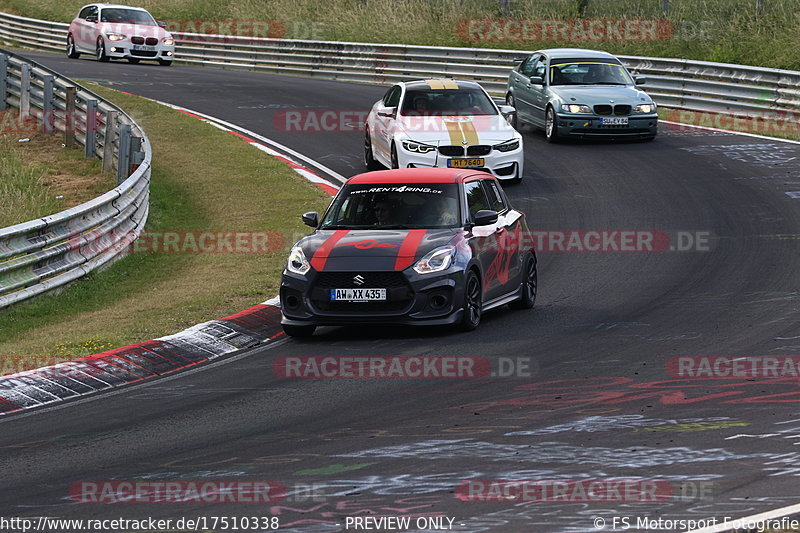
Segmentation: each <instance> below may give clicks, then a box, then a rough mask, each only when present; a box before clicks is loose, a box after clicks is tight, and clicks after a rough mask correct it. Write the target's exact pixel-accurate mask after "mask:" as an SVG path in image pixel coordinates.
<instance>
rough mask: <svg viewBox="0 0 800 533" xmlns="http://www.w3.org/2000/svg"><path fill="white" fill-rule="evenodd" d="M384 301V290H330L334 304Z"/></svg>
mask: <svg viewBox="0 0 800 533" xmlns="http://www.w3.org/2000/svg"><path fill="white" fill-rule="evenodd" d="M384 300H386V289H331V301H334V302H376V301H384Z"/></svg>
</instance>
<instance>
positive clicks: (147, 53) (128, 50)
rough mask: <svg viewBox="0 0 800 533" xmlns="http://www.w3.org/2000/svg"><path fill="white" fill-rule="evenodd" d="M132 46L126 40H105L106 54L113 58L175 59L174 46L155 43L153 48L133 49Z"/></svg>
mask: <svg viewBox="0 0 800 533" xmlns="http://www.w3.org/2000/svg"><path fill="white" fill-rule="evenodd" d="M134 46H137V45H133V44H131V42H130V41H128V40H122V41H116V42H107V43H106V55H107V56H108V57H111V58H114V59H128V58H133V59H151V60H157V59H160V60H162V61H172V60H173V59H175V46H174V45H173V46H167V45H163V44H161V45H156V46H153V47H151V48H153V50H134V48H133V47H134Z"/></svg>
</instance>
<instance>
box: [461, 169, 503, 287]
mask: <svg viewBox="0 0 800 533" xmlns="http://www.w3.org/2000/svg"><path fill="white" fill-rule="evenodd" d="M464 195H465V198H466V204H467V215H468V217H469V221H470V222H471V223H472V222H474V220H475V215H476V213H477V212H478V211H480V210H482V209H490V203H489V199H488V198H487V196H486V189H485V188H484V186H483V183H482V180H481V179H480V177H475V178H472V179H470V180H469V181H466V182H465V183H464ZM498 222H499V219H498ZM498 227H499V226H498V223H497V222H496V223H494V224H491V225H488V226H474V227H473V228H472V233H471V235H470V236H469V246H470V248H471V249H472V253H473V255H474V257H475V258H476V259H477V260H478V262H479V263H480V265H481V271H482V272H483V280H482V284H483V301H484V302H488V301H489V300H491V299H493V298H496V297H497V296H499V295H500V294H501V291H500V285H499V284H498V280H497V275H496V274H495V272H496V271H497V268H496V267H493V266H492V262H493V261H495V257H496V256H497V251H498V246H497V245H498V242H497V232H498Z"/></svg>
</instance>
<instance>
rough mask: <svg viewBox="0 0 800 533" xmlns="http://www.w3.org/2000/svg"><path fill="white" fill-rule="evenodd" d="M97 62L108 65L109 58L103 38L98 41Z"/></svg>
mask: <svg viewBox="0 0 800 533" xmlns="http://www.w3.org/2000/svg"><path fill="white" fill-rule="evenodd" d="M96 55H97V60H98V61H100V62H101V63H108V61H109V59H110V58H109V57H108V55H106V45H105V43H104V42H103V38H102V37H101V38H99V39H97V54H96Z"/></svg>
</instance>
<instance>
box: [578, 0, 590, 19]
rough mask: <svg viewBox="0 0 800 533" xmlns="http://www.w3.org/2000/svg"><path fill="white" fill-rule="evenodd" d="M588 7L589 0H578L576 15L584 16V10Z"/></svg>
mask: <svg viewBox="0 0 800 533" xmlns="http://www.w3.org/2000/svg"><path fill="white" fill-rule="evenodd" d="M588 8H589V0H578V17H579V18H583V17H585V16H586V10H587V9H588Z"/></svg>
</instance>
